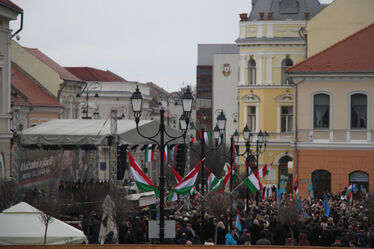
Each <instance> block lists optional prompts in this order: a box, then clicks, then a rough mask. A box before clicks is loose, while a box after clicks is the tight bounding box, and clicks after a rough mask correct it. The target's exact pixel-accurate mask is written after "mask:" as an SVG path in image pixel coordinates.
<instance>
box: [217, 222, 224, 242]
mask: <svg viewBox="0 0 374 249" xmlns="http://www.w3.org/2000/svg"><path fill="white" fill-rule="evenodd" d="M225 236H226V227H225V224H224V223H223V222H222V221H219V222H218V223H217V245H224V244H225V242H226V239H225Z"/></svg>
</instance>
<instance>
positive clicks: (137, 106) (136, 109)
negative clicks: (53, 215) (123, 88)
mask: <svg viewBox="0 0 374 249" xmlns="http://www.w3.org/2000/svg"><path fill="white" fill-rule="evenodd" d="M181 99H182V107H183V116H184V117H185V124H186V125H185V128H186V129H185V130H184V131H183V134H182V135H181V136H177V137H174V136H171V135H170V134H168V133H167V131H166V129H165V124H164V114H165V110H163V109H162V108H160V126H159V129H158V131H156V132H155V134H154V135H152V136H145V135H144V134H142V133H141V131H140V130H139V121H140V116H141V112H142V105H143V96H142V94H141V92H140V91H139V87H138V86H136V90H135V92H134V93H133V94H132V96H131V98H130V100H131V107H132V111H133V113H134V117H135V122H136V130H137V132H138V134H139V135H140V136H141V137H143V138H146V139H149V140H151V141H153V142H154V143H155V144H157V145H158V148H159V150H160V155H162V154H163V153H164V150H165V146H167V144H168V143H170V142H171V141H174V140H176V139H178V138H181V137H183V136H185V135H186V133H187V130H188V124H189V120H190V117H191V112H192V105H193V101H194V98H193V96H192V93H191V90H190V87H189V86H187V90H186V91H185V92H184V93H183V96H182V98H181ZM165 134H166V135H167V136H168V137H170V138H171V139H170V140H169V141H166V142H165ZM157 135H160V141H157V140H156V139H155V137H156V136H157ZM159 180H160V243H161V244H162V243H164V237H165V220H164V216H165V206H164V205H165V203H164V200H165V172H164V157H163V156H160V176H159Z"/></svg>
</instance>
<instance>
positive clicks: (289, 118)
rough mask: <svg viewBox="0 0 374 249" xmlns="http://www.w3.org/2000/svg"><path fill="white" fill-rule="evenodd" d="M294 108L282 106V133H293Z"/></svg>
mask: <svg viewBox="0 0 374 249" xmlns="http://www.w3.org/2000/svg"><path fill="white" fill-rule="evenodd" d="M292 123H293V107H292V106H281V132H292Z"/></svg>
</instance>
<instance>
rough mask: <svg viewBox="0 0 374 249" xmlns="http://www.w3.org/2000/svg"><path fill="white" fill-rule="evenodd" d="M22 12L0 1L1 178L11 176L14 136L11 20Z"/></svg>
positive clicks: (4, 1)
mask: <svg viewBox="0 0 374 249" xmlns="http://www.w3.org/2000/svg"><path fill="white" fill-rule="evenodd" d="M20 14H21V18H22V17H23V10H22V9H21V8H20V7H18V6H17V5H15V4H14V3H12V2H11V1H10V0H1V1H0V18H1V20H2V21H1V23H0V179H3V178H7V177H9V176H10V161H11V159H10V157H11V156H10V148H11V138H12V136H13V134H12V132H11V127H10V121H11V118H12V115H11V109H10V104H11V81H10V72H11V65H10V61H11V60H10V55H11V53H10V47H9V44H10V41H11V37H13V34H12V30H10V29H9V22H10V21H12V20H16V19H17V16H18V15H20ZM20 30H21V29H19V30H18V31H20ZM18 31H15V32H18Z"/></svg>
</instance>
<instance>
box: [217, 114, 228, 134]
mask: <svg viewBox="0 0 374 249" xmlns="http://www.w3.org/2000/svg"><path fill="white" fill-rule="evenodd" d="M217 124H218V128H219V129H220V131H221V132H222V131H224V130H225V128H226V116H225V114H224V113H223V110H221V113H220V114H219V115H218V117H217Z"/></svg>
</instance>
